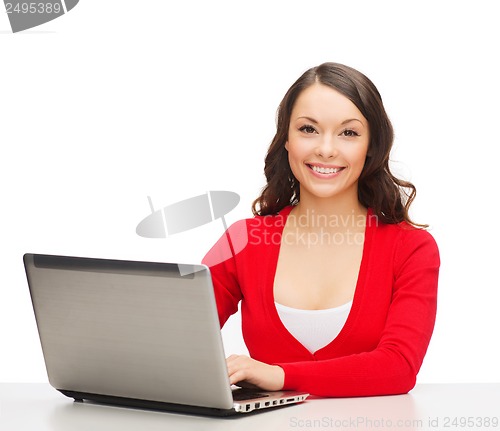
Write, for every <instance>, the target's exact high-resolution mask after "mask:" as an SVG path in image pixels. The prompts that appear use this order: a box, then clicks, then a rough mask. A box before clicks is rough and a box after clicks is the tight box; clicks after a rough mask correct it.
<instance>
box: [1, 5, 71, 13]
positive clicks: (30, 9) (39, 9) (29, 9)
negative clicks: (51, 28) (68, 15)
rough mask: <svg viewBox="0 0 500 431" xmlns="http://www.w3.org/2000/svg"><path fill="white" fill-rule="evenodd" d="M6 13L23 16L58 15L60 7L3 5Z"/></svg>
mask: <svg viewBox="0 0 500 431" xmlns="http://www.w3.org/2000/svg"><path fill="white" fill-rule="evenodd" d="M5 8H6V9H7V13H24V14H28V13H30V14H42V13H43V14H46V13H56V14H57V13H60V12H61V5H60V4H59V3H43V2H40V3H37V2H32V3H16V4H13V3H5Z"/></svg>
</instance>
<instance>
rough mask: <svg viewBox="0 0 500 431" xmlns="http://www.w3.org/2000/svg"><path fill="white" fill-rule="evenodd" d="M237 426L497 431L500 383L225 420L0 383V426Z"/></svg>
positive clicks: (95, 430)
mask: <svg viewBox="0 0 500 431" xmlns="http://www.w3.org/2000/svg"><path fill="white" fill-rule="evenodd" d="M494 418H495V419H494ZM495 423H496V426H495ZM233 429H234V430H238V431H246V430H251V431H266V430H273V431H274V430H288V431H291V430H316V431H320V430H321V431H331V430H345V429H347V430H377V431H378V430H416V431H420V430H449V431H452V430H470V429H475V430H487V431H489V430H493V431H494V430H499V431H500V383H486V384H420V385H417V387H416V388H415V389H413V390H412V391H411V392H410V393H409V394H407V395H398V396H387V397H370V398H337V399H335V398H331V399H310V400H308V401H306V402H304V403H302V404H300V405H296V406H291V407H286V408H283V409H278V410H276V411H266V412H263V413H258V414H253V415H250V416H248V417H238V418H224V419H219V418H209V417H203V416H189V415H183V414H175V413H165V412H159V411H151V410H141V409H133V408H125V407H114V406H108V405H101V404H94V403H88V402H84V403H75V402H73V400H72V399H70V398H67V397H65V396H63V395H62V394H60V393H59V392H57V391H56V390H55V389H53V388H52V387H50V386H49V385H48V384H45V383H0V431H15V430H22V431H30V430H33V431H35V430H36V431H44V430H53V431H99V430H105V431H111V430H120V431H127V430H134V431H147V430H176V431H182V430H196V431H198V430H217V431H224V430H233Z"/></svg>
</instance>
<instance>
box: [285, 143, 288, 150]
mask: <svg viewBox="0 0 500 431" xmlns="http://www.w3.org/2000/svg"><path fill="white" fill-rule="evenodd" d="M285 150H287V151H288V141H286V142H285Z"/></svg>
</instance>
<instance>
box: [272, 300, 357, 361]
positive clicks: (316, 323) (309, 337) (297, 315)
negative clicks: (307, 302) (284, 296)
mask: <svg viewBox="0 0 500 431" xmlns="http://www.w3.org/2000/svg"><path fill="white" fill-rule="evenodd" d="M274 304H275V306H276V310H277V311H278V315H279V317H280V319H281V322H282V323H283V325H284V326H285V328H286V329H287V330H288V332H290V334H292V335H293V336H294V337H295V338H296V339H297V340H298V341H300V343H301V344H302V345H303V346H304V347H305V348H306V349H307V350H309V351H310V352H311V353H314V352H316V351H317V350H319V349H321V348H322V347H325V346H326V345H327V344H330V343H331V342H332V341H333V340H334V339H335V338H336V337H337V335H338V334H339V332H340V331H341V330H342V328H343V327H344V324H345V322H346V320H347V316H348V315H349V312H350V311H351V305H352V301H350V302H348V303H346V304H343V305H340V306H339V307H335V308H328V309H326V310H301V309H298V308H291V307H287V306H285V305H281V304H278V303H277V302H275V303H274Z"/></svg>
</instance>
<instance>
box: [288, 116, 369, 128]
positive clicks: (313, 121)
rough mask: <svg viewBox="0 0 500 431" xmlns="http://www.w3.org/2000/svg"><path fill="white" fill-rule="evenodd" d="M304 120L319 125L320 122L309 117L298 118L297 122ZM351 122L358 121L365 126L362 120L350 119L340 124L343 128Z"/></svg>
mask: <svg viewBox="0 0 500 431" xmlns="http://www.w3.org/2000/svg"><path fill="white" fill-rule="evenodd" d="M302 118H303V119H305V120H308V121H310V122H311V123H314V124H318V121H316V120H315V119H314V118H311V117H307V116H301V117H297V120H300V119H302ZM351 121H357V122H358V123H361V125H362V126H364V124H363V122H362V121H361V120H359V119H358V118H348V119H347V120H344V121H342V123H340V125H341V126H343V125H344V124H347V123H350V122H351Z"/></svg>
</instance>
